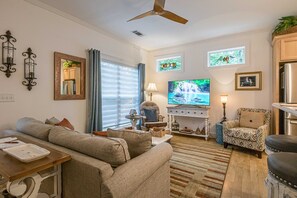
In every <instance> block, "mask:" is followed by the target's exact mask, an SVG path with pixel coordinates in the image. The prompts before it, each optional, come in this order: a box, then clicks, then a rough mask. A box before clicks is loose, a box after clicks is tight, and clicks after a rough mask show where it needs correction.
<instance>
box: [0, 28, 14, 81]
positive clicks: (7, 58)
mask: <svg viewBox="0 0 297 198" xmlns="http://www.w3.org/2000/svg"><path fill="white" fill-rule="evenodd" d="M5 38H6V41H4V42H2V65H4V66H0V71H2V72H5V75H6V77H7V78H9V77H10V75H11V73H14V72H16V68H12V66H14V65H15V63H14V62H13V61H14V51H15V50H16V48H15V47H14V45H13V44H12V42H14V43H15V42H16V39H15V38H14V37H13V36H11V33H10V31H9V30H8V31H6V34H4V35H0V39H1V40H4V39H5Z"/></svg>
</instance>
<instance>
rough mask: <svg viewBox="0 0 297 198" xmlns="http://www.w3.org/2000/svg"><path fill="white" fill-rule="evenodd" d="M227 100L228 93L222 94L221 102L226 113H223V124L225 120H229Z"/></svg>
mask: <svg viewBox="0 0 297 198" xmlns="http://www.w3.org/2000/svg"><path fill="white" fill-rule="evenodd" d="M227 101H228V95H221V103H222V104H223V109H224V114H223V115H224V117H223V119H222V121H221V124H222V123H223V122H226V121H227V118H226V103H227Z"/></svg>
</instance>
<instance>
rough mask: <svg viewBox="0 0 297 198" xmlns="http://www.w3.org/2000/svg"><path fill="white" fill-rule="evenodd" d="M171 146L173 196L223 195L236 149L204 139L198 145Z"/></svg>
mask: <svg viewBox="0 0 297 198" xmlns="http://www.w3.org/2000/svg"><path fill="white" fill-rule="evenodd" d="M214 144H215V143H214ZM171 145H172V147H173V156H172V159H171V161H170V177H171V178H170V195H171V197H184V198H196V197H203V198H208V197H214V198H215V197H220V196H221V193H222V189H223V184H224V179H225V176H226V172H227V168H228V164H229V160H230V157H231V153H232V151H231V150H229V149H228V150H227V149H224V148H223V147H220V146H216V145H214V146H211V145H209V143H205V144H203V142H202V141H201V144H197V145H189V144H185V143H179V142H172V143H171Z"/></svg>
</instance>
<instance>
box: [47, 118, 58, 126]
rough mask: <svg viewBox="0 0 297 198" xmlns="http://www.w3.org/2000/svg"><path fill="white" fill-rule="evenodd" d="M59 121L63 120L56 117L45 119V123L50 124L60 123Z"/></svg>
mask: <svg viewBox="0 0 297 198" xmlns="http://www.w3.org/2000/svg"><path fill="white" fill-rule="evenodd" d="M59 122H61V121H60V120H58V119H57V118H55V117H51V118H50V119H46V120H45V124H50V125H55V124H58V123H59Z"/></svg>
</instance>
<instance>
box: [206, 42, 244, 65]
mask: <svg viewBox="0 0 297 198" xmlns="http://www.w3.org/2000/svg"><path fill="white" fill-rule="evenodd" d="M245 53H246V50H245V47H236V48H229V49H223V50H216V51H210V52H208V67H220V66H227V65H243V64H245V57H246V55H245Z"/></svg>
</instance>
